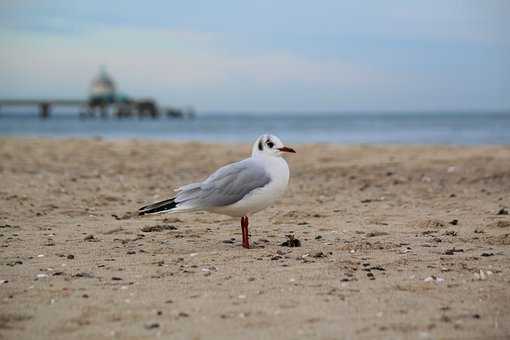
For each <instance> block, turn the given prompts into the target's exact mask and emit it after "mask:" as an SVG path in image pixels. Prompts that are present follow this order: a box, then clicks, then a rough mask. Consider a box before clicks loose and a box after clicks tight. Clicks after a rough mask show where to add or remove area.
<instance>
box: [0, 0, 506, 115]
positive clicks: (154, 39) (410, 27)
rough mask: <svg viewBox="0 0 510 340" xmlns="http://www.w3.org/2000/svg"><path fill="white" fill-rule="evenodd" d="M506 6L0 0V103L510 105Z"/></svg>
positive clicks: (403, 1)
mask: <svg viewBox="0 0 510 340" xmlns="http://www.w3.org/2000/svg"><path fill="white" fill-rule="evenodd" d="M509 32H510V1H507V0H472V1H470V0H464V1H456V0H423V1H420V0H400V1H397V0H372V1H369V0H367V1H359V0H344V1H338V0H331V1H320V0H319V1H300V0H292V1H291V0H289V1H287V0H281V1H274V0H261V1H222V0H215V1H199V0H190V1H172V0H170V1H149V0H147V1H131V0H125V1H108V2H105V1H96V0H89V1H59V0H54V1H44V0H40V1H24V0H20V1H16V0H0V83H1V84H2V86H0V98H47V97H51V98H84V97H86V96H87V95H88V92H89V87H90V82H91V80H92V78H94V77H95V76H96V75H97V74H98V72H99V70H100V68H101V66H102V65H104V66H105V67H106V70H107V71H108V73H109V74H110V75H111V76H112V77H113V78H114V80H115V81H116V83H117V86H118V88H119V90H120V91H121V92H123V93H126V94H128V95H130V96H132V97H135V98H141V97H144V98H146V97H152V98H156V99H157V100H158V101H159V102H160V103H161V104H165V105H174V106H186V105H191V106H193V107H195V108H196V109H197V110H198V111H203V112H213V111H219V112H225V111H228V112H230V111H232V112H276V111H278V112H280V111H289V112H309V111H321V112H341V111H436V110H466V111H477V110H510V34H509Z"/></svg>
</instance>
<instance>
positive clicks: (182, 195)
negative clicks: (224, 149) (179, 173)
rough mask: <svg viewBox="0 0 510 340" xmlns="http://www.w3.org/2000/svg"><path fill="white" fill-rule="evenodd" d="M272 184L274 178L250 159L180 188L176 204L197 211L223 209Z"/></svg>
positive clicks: (227, 166)
mask: <svg viewBox="0 0 510 340" xmlns="http://www.w3.org/2000/svg"><path fill="white" fill-rule="evenodd" d="M269 182H271V177H270V176H269V175H268V174H267V172H266V171H265V169H264V168H263V167H262V165H260V164H258V163H257V162H255V161H253V159H251V158H248V159H245V160H242V161H240V162H237V163H232V164H229V165H225V166H224V167H222V168H220V169H218V170H217V171H216V172H214V173H213V174H212V175H211V176H209V177H208V178H207V179H206V180H205V181H203V182H200V183H192V184H188V185H186V186H184V187H182V188H180V189H179V190H180V191H179V193H178V194H177V196H176V198H175V202H176V203H178V204H179V205H184V204H185V203H187V204H186V205H187V206H189V207H197V208H211V207H222V206H226V205H230V204H233V203H235V202H237V201H240V200H241V199H242V198H243V197H244V196H246V195H247V194H248V193H250V192H251V191H253V190H255V189H257V188H262V187H264V186H265V185H267V184H268V183H269Z"/></svg>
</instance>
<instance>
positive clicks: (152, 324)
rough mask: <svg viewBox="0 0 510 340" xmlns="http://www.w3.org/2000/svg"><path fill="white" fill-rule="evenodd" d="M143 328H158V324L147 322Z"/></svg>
mask: <svg viewBox="0 0 510 340" xmlns="http://www.w3.org/2000/svg"><path fill="white" fill-rule="evenodd" d="M143 326H144V327H145V329H154V328H159V323H158V322H147V323H146V324H145V325H143Z"/></svg>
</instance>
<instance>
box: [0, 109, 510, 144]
mask: <svg viewBox="0 0 510 340" xmlns="http://www.w3.org/2000/svg"><path fill="white" fill-rule="evenodd" d="M266 132H269V133H274V134H276V135H278V136H280V137H281V138H282V139H283V140H284V141H285V142H287V143H289V144H290V143H293V144H296V143H336V144H458V145H470V144H510V113H491V112H485V113H484V112H480V113H473V112H468V113H462V112H437V113H429V112H428V113H405V112H402V113H342V114H321V113H308V114H303V113H300V114H267V113H264V114H246V113H243V114H238V115H236V114H232V113H229V114H220V113H214V114H212V113H210V114H200V113H199V114H197V116H196V117H195V118H194V119H190V120H179V119H169V118H159V119H155V120H153V119H138V118H129V119H117V118H107V119H99V118H98V119H80V118H79V117H78V116H77V115H70V114H62V113H61V114H58V115H57V114H55V115H54V116H52V117H50V118H49V119H47V120H41V119H39V118H38V117H37V116H36V115H27V114H6V113H0V136H31V137H37V136H50V137H103V138H106V139H125V138H138V139H164V140H186V141H188V140H193V141H205V142H238V141H239V142H244V143H250V142H251V141H252V140H254V139H255V138H256V137H257V136H258V135H260V134H262V133H266Z"/></svg>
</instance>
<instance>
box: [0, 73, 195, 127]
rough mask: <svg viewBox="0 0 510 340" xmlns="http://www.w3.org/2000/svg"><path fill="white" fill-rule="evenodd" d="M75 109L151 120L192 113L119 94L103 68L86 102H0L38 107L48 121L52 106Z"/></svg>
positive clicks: (89, 115) (90, 114) (1, 102)
mask: <svg viewBox="0 0 510 340" xmlns="http://www.w3.org/2000/svg"><path fill="white" fill-rule="evenodd" d="M57 106H59V107H73V108H77V109H78V111H79V115H80V117H81V118H96V117H101V118H107V117H109V116H113V117H117V118H127V117H150V118H158V117H161V116H166V117H169V118H192V117H194V114H195V113H194V110H193V109H192V108H191V107H189V108H184V109H181V108H175V107H160V106H159V105H158V103H157V102H156V100H154V99H152V98H143V99H133V98H131V97H130V96H127V95H125V94H122V93H119V92H118V91H117V89H116V86H115V83H114V82H113V80H112V78H111V77H110V76H109V75H108V74H107V73H106V71H105V69H104V68H102V69H101V72H100V74H99V75H98V77H96V78H95V79H94V80H93V81H92V84H91V87H90V95H89V96H88V98H87V99H55V98H53V99H0V111H1V109H2V108H4V107H37V108H38V109H39V117H40V118H42V119H47V118H49V117H50V115H51V110H52V108H54V107H57Z"/></svg>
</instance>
